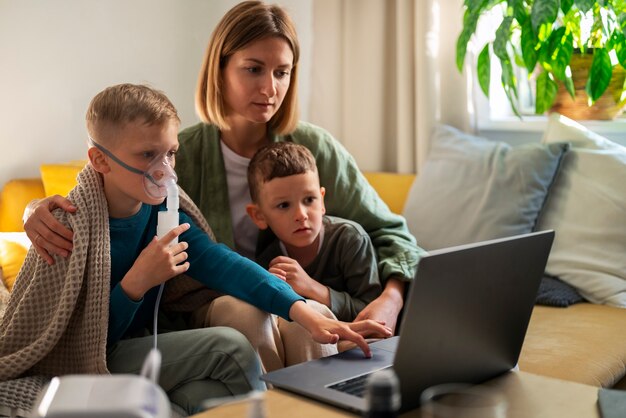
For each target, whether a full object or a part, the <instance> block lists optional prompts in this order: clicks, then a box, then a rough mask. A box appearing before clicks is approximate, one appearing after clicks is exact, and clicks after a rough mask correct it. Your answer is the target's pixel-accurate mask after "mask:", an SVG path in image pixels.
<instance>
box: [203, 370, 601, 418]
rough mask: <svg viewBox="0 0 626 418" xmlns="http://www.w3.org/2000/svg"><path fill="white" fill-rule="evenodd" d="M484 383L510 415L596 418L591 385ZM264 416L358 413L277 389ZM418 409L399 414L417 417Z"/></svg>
mask: <svg viewBox="0 0 626 418" xmlns="http://www.w3.org/2000/svg"><path fill="white" fill-rule="evenodd" d="M484 385H487V386H490V387H494V388H497V389H498V391H501V393H502V394H504V396H505V397H506V399H507V402H508V405H509V407H508V414H507V417H509V418H535V417H536V418H544V417H545V418H553V417H577V418H599V417H600V412H599V410H598V406H597V399H598V389H599V388H597V387H594V386H588V385H583V384H581V383H575V382H568V381H565V380H558V379H554V378H549V377H543V376H539V375H534V374H530V373H525V372H510V373H507V374H505V375H503V376H501V377H498V378H496V379H493V380H490V381H489V382H487V383H485V384H484ZM265 409H266V412H267V414H266V416H267V418H293V417H298V418H319V417H324V418H340V417H342V418H345V417H355V416H357V415H355V414H352V413H350V412H347V411H344V410H342V409H338V408H335V407H332V406H329V405H325V404H323V403H321V402H317V401H314V400H311V399H308V398H305V397H301V396H298V395H294V394H292V393H289V392H285V391H282V390H278V389H272V390H269V391H267V392H266V397H265ZM247 412H248V404H247V403H239V404H233V405H223V406H220V407H217V408H213V409H211V410H208V411H205V412H202V413H200V414H197V415H194V416H193V417H194V418H212V417H220V418H231V417H232V418H235V417H237V418H241V417H246V416H247V415H246V414H247ZM419 416H420V412H419V410H417V409H416V410H413V411H409V412H407V413H405V414H403V415H402V417H407V418H409V417H415V418H417V417H419Z"/></svg>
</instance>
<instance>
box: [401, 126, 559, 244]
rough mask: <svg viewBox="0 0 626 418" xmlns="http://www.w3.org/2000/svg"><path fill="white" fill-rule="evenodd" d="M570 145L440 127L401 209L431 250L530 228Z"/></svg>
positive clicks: (531, 229)
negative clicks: (524, 141)
mask: <svg viewBox="0 0 626 418" xmlns="http://www.w3.org/2000/svg"><path fill="white" fill-rule="evenodd" d="M568 149H569V145H568V144H567V143H552V144H539V143H532V144H524V145H520V146H511V145H509V144H507V143H504V142H498V141H492V140H488V139H485V138H480V137H477V136H473V135H468V134H465V133H463V132H461V131H459V130H457V129H455V128H452V127H449V126H439V127H437V129H436V130H435V133H434V135H433V137H432V138H431V149H430V153H429V155H428V158H427V160H426V163H425V164H424V167H423V168H422V170H420V173H419V174H418V176H417V178H416V179H415V182H414V183H413V186H412V188H411V190H410V192H409V196H408V198H407V203H406V205H405V208H404V216H405V218H406V219H407V224H408V226H409V229H410V230H411V232H412V233H413V234H414V235H415V238H416V239H417V243H418V245H420V246H421V247H422V248H424V249H426V250H434V249H438V248H445V247H451V246H455V245H461V244H467V243H471V242H478V241H484V240H489V239H495V238H501V237H506V236H511V235H518V234H524V233H528V232H531V231H533V229H534V228H535V225H536V224H537V218H538V216H539V213H540V211H541V209H542V207H543V205H544V202H545V200H546V196H547V195H548V191H549V190H550V186H551V185H552V183H553V181H554V179H555V176H556V174H557V173H558V171H559V166H560V163H561V159H562V158H563V155H564V154H565V153H566V152H567V150H568Z"/></svg>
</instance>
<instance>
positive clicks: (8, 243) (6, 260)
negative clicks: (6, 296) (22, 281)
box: [0, 232, 30, 291]
mask: <svg viewBox="0 0 626 418" xmlns="http://www.w3.org/2000/svg"><path fill="white" fill-rule="evenodd" d="M29 247H30V241H29V240H28V237H27V236H26V233H25V232H2V233H0V269H2V282H3V284H4V285H5V286H6V288H7V289H8V290H9V291H11V289H12V288H13V284H14V283H15V278H16V277H17V273H19V271H20V268H22V264H23V263H24V259H25V258H26V253H27V252H28V248H29Z"/></svg>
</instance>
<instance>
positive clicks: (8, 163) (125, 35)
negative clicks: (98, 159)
mask: <svg viewBox="0 0 626 418" xmlns="http://www.w3.org/2000/svg"><path fill="white" fill-rule="evenodd" d="M312 1H313V0H282V1H275V2H276V3H279V4H282V5H284V6H285V7H286V8H287V10H288V11H289V12H290V14H291V16H292V18H293V19H294V21H295V24H296V27H297V29H298V34H299V38H300V42H301V49H302V56H301V66H300V71H301V81H300V86H299V89H300V96H301V103H302V114H303V117H304V118H306V115H307V112H308V106H307V104H308V98H309V91H310V87H309V83H308V80H309V78H310V54H311V52H310V50H311V42H312V40H311V38H312V35H311V32H312V29H311V25H312V23H311V14H312V13H311V9H312ZM237 2H238V1H237V0H106V1H102V0H54V1H41V0H0V60H1V61H0V145H1V148H2V151H0V187H1V186H2V185H3V184H4V183H5V182H6V181H8V180H9V179H12V178H21V177H37V176H39V165H40V164H42V163H56V162H65V161H69V160H75V159H83V158H85V156H86V145H85V144H86V132H85V123H84V116H85V110H86V109H87V105H88V104H89V101H90V100H91V98H92V97H93V96H94V95H95V94H97V93H98V92H99V91H101V90H102V89H103V88H105V87H107V86H109V85H112V84H117V83H122V82H131V83H148V84H150V85H152V86H153V87H156V88H158V89H160V90H163V91H164V92H165V93H166V94H167V95H168V96H169V98H170V99H171V100H172V102H173V103H174V105H175V106H176V107H177V109H178V111H179V114H180V117H181V121H182V125H181V126H182V127H185V126H189V125H191V124H193V123H195V122H197V121H198V119H197V117H196V115H195V111H194V89H195V85H196V80H197V74H198V71H199V69H200V64H201V61H202V56H203V54H204V51H205V49H206V44H207V41H208V39H209V36H210V34H211V31H212V30H213V27H214V26H215V24H216V23H217V21H218V20H219V19H220V18H221V16H222V15H223V14H224V12H225V11H226V10H228V9H229V8H230V7H232V6H233V5H234V4H236V3H237Z"/></svg>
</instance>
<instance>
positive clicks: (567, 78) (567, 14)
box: [456, 0, 626, 116]
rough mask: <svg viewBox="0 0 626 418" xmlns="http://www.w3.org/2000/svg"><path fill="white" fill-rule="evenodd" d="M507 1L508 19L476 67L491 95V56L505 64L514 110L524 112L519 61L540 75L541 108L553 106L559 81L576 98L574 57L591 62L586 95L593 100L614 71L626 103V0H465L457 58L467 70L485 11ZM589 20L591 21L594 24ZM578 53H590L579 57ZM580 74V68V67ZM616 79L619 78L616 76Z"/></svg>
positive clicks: (619, 98)
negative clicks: (520, 102) (519, 103)
mask: <svg viewBox="0 0 626 418" xmlns="http://www.w3.org/2000/svg"><path fill="white" fill-rule="evenodd" d="M494 7H502V9H503V19H502V23H501V24H500V26H499V27H498V29H497V30H496V32H495V38H494V39H493V41H490V42H487V43H486V44H485V45H484V47H483V48H482V50H481V52H480V53H479V55H478V60H477V63H476V70H477V71H476V73H477V77H478V82H479V85H480V87H481V89H482V91H483V92H484V93H485V95H487V96H489V83H490V78H491V75H490V68H491V59H492V57H495V58H496V59H498V60H499V61H500V64H501V67H502V86H503V87H504V91H505V93H506V95H507V97H508V99H509V102H510V103H511V106H512V108H513V111H514V112H515V113H516V114H517V115H518V116H520V114H519V112H518V109H517V105H516V100H517V80H516V77H515V71H514V66H515V65H517V66H520V67H523V68H525V69H526V70H527V71H528V74H529V75H532V76H533V78H536V88H535V113H537V114H543V113H544V112H546V111H547V110H549V109H550V108H551V107H552V106H553V104H554V102H555V99H556V98H557V92H558V90H559V85H561V86H562V89H563V88H564V89H565V90H566V91H567V92H568V93H569V95H570V96H571V97H572V98H574V97H575V96H576V91H575V87H574V81H575V80H574V79H573V77H572V74H573V68H572V67H571V65H572V62H573V61H576V62H578V61H580V62H588V63H589V62H590V63H591V66H590V67H589V69H588V71H587V72H586V73H585V74H588V75H587V78H586V80H583V85H584V92H585V93H583V95H585V96H586V98H587V104H588V105H589V106H590V105H592V104H593V103H595V102H596V101H597V100H598V99H599V98H600V97H601V96H602V95H603V94H604V93H605V91H606V90H607V87H608V86H609V84H610V83H611V79H612V76H613V74H614V73H621V74H622V76H621V77H622V78H621V84H619V80H618V81H617V83H618V86H617V90H616V92H614V93H613V94H612V95H613V96H614V97H615V98H616V101H617V105H618V106H619V107H620V108H621V107H623V105H624V104H625V103H626V85H625V84H624V79H623V73H624V68H626V0H464V9H465V14H464V17H463V30H462V32H461V34H460V35H459V37H458V39H457V46H456V63H457V67H458V69H459V71H462V70H463V64H464V61H465V55H466V52H467V46H468V43H469V42H470V40H471V38H472V35H473V34H474V33H475V32H476V28H477V25H478V23H479V19H480V18H481V16H483V15H485V14H486V13H487V12H489V11H490V10H491V9H492V8H494ZM583 22H589V24H588V25H586V27H585V25H584V24H583ZM578 55H581V56H585V55H588V56H589V57H590V59H587V60H584V59H582V60H579V59H578ZM577 74H578V73H577ZM614 83H615V82H614Z"/></svg>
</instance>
